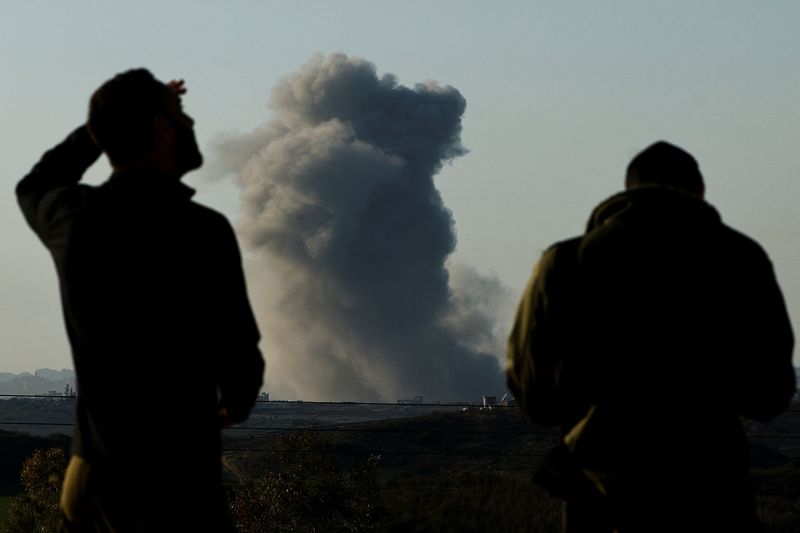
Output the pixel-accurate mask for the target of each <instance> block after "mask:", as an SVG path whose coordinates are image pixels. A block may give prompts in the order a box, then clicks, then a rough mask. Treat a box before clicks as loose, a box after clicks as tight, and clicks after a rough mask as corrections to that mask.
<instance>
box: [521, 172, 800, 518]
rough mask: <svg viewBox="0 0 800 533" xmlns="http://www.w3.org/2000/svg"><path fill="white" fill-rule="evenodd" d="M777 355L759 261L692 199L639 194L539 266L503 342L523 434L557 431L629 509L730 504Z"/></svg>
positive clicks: (767, 399) (790, 374) (780, 336)
mask: <svg viewBox="0 0 800 533" xmlns="http://www.w3.org/2000/svg"><path fill="white" fill-rule="evenodd" d="M793 344H794V340H793V335H792V330H791V326H790V322H789V319H788V316H787V312H786V307H785V304H784V301H783V297H782V295H781V292H780V290H779V288H778V285H777V283H776V280H775V276H774V273H773V269H772V265H771V263H770V261H769V259H768V258H767V256H766V254H765V253H764V251H763V250H762V249H761V247H760V246H759V245H758V244H757V243H755V242H754V241H753V240H751V239H749V238H748V237H746V236H744V235H742V234H741V233H738V232H736V231H734V230H733V229H731V228H729V227H727V226H726V225H724V224H723V223H722V221H721V220H720V217H719V215H718V213H717V212H716V210H715V209H714V208H713V207H711V206H710V205H709V204H707V203H706V202H704V201H702V200H701V199H699V198H697V197H695V196H692V195H690V194H688V193H684V192H682V191H678V190H673V189H669V188H663V187H642V188H637V189H633V190H630V191H627V192H623V193H621V194H618V195H616V196H614V197H612V198H610V199H608V200H607V201H605V202H603V203H602V204H601V205H599V206H598V207H597V208H596V209H595V210H594V212H593V213H592V216H591V219H590V221H589V224H588V227H587V230H586V233H585V234H584V235H583V236H582V237H578V238H575V239H571V240H569V241H564V242H561V243H558V244H555V245H554V246H552V247H551V248H549V249H548V250H547V251H545V252H544V254H543V256H542V258H541V260H540V261H539V263H538V265H537V267H536V271H535V273H534V276H533V277H532V279H531V282H530V285H529V286H528V288H527V290H526V292H525V294H524V296H523V299H522V302H521V303H520V307H519V311H518V315H517V320H516V323H515V325H514V328H513V331H512V333H511V337H510V339H509V347H508V363H509V368H508V374H507V376H508V384H509V388H510V389H511V390H512V391H513V392H514V394H515V396H516V398H517V399H518V401H519V402H520V404H521V407H522V409H523V410H524V411H525V412H526V413H527V414H528V416H529V417H530V418H531V419H532V420H533V421H534V422H536V423H540V424H547V425H560V426H561V427H562V430H563V433H564V435H565V436H566V437H567V443H568V445H569V446H570V447H571V449H572V452H573V455H574V456H575V459H576V460H577V461H578V462H579V463H580V466H581V467H582V468H584V469H586V470H591V471H594V472H599V473H601V474H603V475H606V476H607V479H610V478H614V479H618V480H621V482H620V483H621V486H622V487H623V489H621V490H623V491H624V490H628V491H629V492H628V494H629V495H630V492H636V491H634V490H632V489H631V487H632V486H633V485H637V486H639V487H640V493H639V495H638V496H637V497H639V496H641V495H642V494H646V493H647V490H648V487H649V488H650V489H651V491H652V492H653V493H654V494H656V493H657V494H660V497H666V496H665V494H669V493H672V494H673V496H672V497H677V496H675V492H676V491H680V492H681V493H683V494H684V496H685V498H684V500H686V499H689V500H690V499H691V498H692V496H691V494H695V495H696V496H698V497H699V495H700V494H701V492H702V491H711V492H710V493H711V494H722V493H725V491H728V489H730V490H729V491H728V492H729V493H730V494H729V496H730V497H729V500H735V499H737V498H740V497H742V498H745V499H746V494H745V496H742V495H741V494H744V493H743V492H742V491H744V489H743V488H742V487H743V486H744V484H745V483H746V481H745V480H746V475H747V469H748V449H747V444H746V441H745V438H744V432H743V429H742V424H741V422H740V416H745V417H749V418H753V419H757V420H765V419H768V418H770V417H772V416H774V415H776V414H778V413H779V412H780V411H782V410H783V409H784V408H785V407H786V405H787V404H788V402H789V400H790V399H791V396H792V394H793V392H794V390H795V376H794V370H793V367H792V362H791V360H792V350H793ZM587 415H589V416H587ZM576 425H577V426H576ZM571 431H572V432H571ZM570 432H571V433H570ZM626 487H627V489H626ZM715 491H716V492H715ZM720 491H721V492H720ZM641 497H644V496H641ZM725 497H727V496H725ZM725 497H723V496H720V498H722V499H724V498H725ZM638 503H642V502H638ZM745 504H747V502H745ZM676 505H678V504H676ZM679 508H680V506H679Z"/></svg>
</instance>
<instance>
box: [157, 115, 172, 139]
mask: <svg viewBox="0 0 800 533" xmlns="http://www.w3.org/2000/svg"><path fill="white" fill-rule="evenodd" d="M153 134H154V135H155V137H156V138H157V139H160V140H162V141H168V142H171V141H173V140H174V139H175V128H174V127H173V126H172V123H171V122H170V121H169V120H167V118H166V117H165V116H164V115H156V116H154V117H153Z"/></svg>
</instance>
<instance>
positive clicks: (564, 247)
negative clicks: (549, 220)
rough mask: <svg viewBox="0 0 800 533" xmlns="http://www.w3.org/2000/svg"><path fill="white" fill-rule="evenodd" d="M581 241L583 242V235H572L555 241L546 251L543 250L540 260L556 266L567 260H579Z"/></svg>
mask: <svg viewBox="0 0 800 533" xmlns="http://www.w3.org/2000/svg"><path fill="white" fill-rule="evenodd" d="M581 242H583V237H582V236H579V237H571V238H569V239H565V240H563V241H558V242H554V243H553V244H551V245H550V246H548V247H547V248H546V249H545V251H544V252H542V257H541V259H540V260H539V263H540V265H542V266H545V265H547V266H552V267H555V266H557V265H560V264H562V263H564V262H565V261H567V260H569V261H574V260H577V256H578V250H579V249H580V246H581Z"/></svg>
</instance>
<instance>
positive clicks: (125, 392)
mask: <svg viewBox="0 0 800 533" xmlns="http://www.w3.org/2000/svg"><path fill="white" fill-rule="evenodd" d="M183 92H184V88H183V82H170V83H169V84H164V83H161V82H159V81H157V80H156V79H155V78H153V76H152V75H151V74H150V73H149V72H148V71H146V70H143V69H139V70H131V71H128V72H125V73H122V74H119V75H118V76H116V77H115V78H113V79H111V80H109V81H108V82H106V83H105V84H103V85H102V86H101V87H100V88H99V89H98V90H97V91H96V92H95V93H94V95H93V96H92V99H91V102H90V106H89V119H88V122H87V124H86V126H80V127H79V128H78V129H76V130H75V131H74V132H72V134H70V135H69V136H68V137H67V138H66V140H65V141H64V142H62V143H61V144H59V145H58V146H56V147H55V148H53V149H51V150H50V151H48V152H47V153H45V154H44V156H43V157H42V159H41V160H40V161H39V163H38V164H37V165H36V166H35V167H34V168H33V170H32V171H31V172H30V174H28V175H27V176H26V177H25V178H24V179H23V180H22V181H21V182H20V183H19V184H18V186H17V196H18V199H19V204H20V206H21V208H22V211H23V213H24V214H25V217H26V219H27V220H28V223H29V224H30V226H31V227H32V228H33V230H34V231H35V232H36V234H37V235H38V236H39V238H40V239H41V240H42V242H43V243H44V244H45V246H47V248H48V249H49V250H50V253H51V254H52V256H53V259H54V261H55V265H56V269H57V271H58V276H59V282H60V289H61V300H62V305H63V312H64V319H65V322H66V328H67V333H68V336H69V340H70V344H71V346H72V355H73V360H74V364H75V369H76V372H77V380H78V392H79V395H78V405H77V423H76V427H75V435H74V442H73V455H72V459H71V461H70V465H69V468H68V469H67V474H66V479H65V482H64V487H63V491H62V500H61V507H62V510H63V511H64V514H65V516H66V518H67V522H68V529H69V530H70V531H103V532H111V531H113V532H140V531H142V532H143V531H148V532H149V531H229V530H231V524H230V519H229V517H228V513H227V510H226V504H225V498H224V494H223V491H222V483H221V461H220V453H221V450H220V448H221V447H220V428H221V427H222V426H223V425H225V424H228V423H233V422H238V421H241V420H244V419H245V418H246V416H247V415H248V413H249V410H250V408H251V407H252V405H253V402H254V401H255V398H256V395H257V393H258V390H259V389H260V387H261V383H262V374H263V369H264V363H263V359H262V357H261V353H260V352H259V350H258V347H257V344H258V340H259V333H258V329H257V327H256V324H255V321H254V319H253V315H252V312H251V309H250V305H249V303H248V300H247V294H246V289H245V282H244V278H243V274H242V269H241V259H240V255H239V249H238V246H237V243H236V239H235V237H234V233H233V231H232V229H231V227H230V225H229V224H228V222H227V220H226V219H225V217H224V216H222V215H221V214H219V213H217V212H215V211H212V210H211V209H209V208H207V207H204V206H201V205H199V204H197V203H194V202H193V201H191V196H192V194H193V190H192V189H190V188H189V187H187V186H186V185H183V184H182V183H181V182H180V179H181V177H182V176H183V175H184V174H185V173H186V172H188V171H190V170H194V169H196V168H198V167H199V166H200V165H201V163H202V156H201V154H200V152H199V150H198V148H197V143H196V141H195V137H194V129H193V125H194V122H193V120H192V119H191V118H190V117H189V116H188V115H186V113H184V112H183V110H182V108H181V100H180V95H181V94H183ZM101 150H102V152H105V153H106V155H107V156H108V158H109V160H110V162H111V165H112V167H113V169H114V171H113V174H112V175H111V177H110V178H109V179H108V180H107V181H106V182H105V183H103V184H102V185H100V186H99V187H90V186H87V185H81V184H79V183H78V182H79V181H80V179H81V176H82V175H83V173H84V171H85V170H86V169H87V168H88V167H89V166H90V165H92V164H93V163H94V161H95V160H96V159H97V158H98V157H99V156H100V154H101Z"/></svg>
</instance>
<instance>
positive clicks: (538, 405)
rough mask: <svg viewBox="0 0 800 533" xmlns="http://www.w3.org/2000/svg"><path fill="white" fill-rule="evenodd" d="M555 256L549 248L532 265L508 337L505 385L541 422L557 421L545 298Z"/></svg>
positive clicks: (556, 364)
mask: <svg viewBox="0 0 800 533" xmlns="http://www.w3.org/2000/svg"><path fill="white" fill-rule="evenodd" d="M555 255H556V249H555V248H550V249H548V250H547V251H545V252H544V254H543V255H542V257H541V259H540V260H539V262H538V263H537V265H536V267H535V268H534V271H533V276H532V277H531V280H530V282H529V283H528V286H527V288H526V289H525V292H524V293H523V295H522V300H521V302H520V304H519V308H518V310H517V316H516V319H515V321H514V326H513V329H512V330H511V335H510V337H509V340H508V359H507V363H508V366H507V371H506V377H507V381H508V388H509V390H511V392H512V393H513V394H514V397H515V398H516V399H517V401H518V402H519V405H520V408H521V409H522V411H523V412H524V413H525V414H526V415H527V416H528V418H530V419H531V421H533V422H534V423H537V424H543V425H557V424H559V423H560V420H559V405H558V404H559V402H558V372H559V361H558V357H557V355H556V348H557V347H556V345H555V343H556V342H557V341H556V339H555V338H554V337H555V335H554V331H553V324H552V323H551V317H550V313H549V301H548V300H549V297H550V294H549V286H550V283H551V278H552V277H553V275H554V274H555V272H554V265H555Z"/></svg>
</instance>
